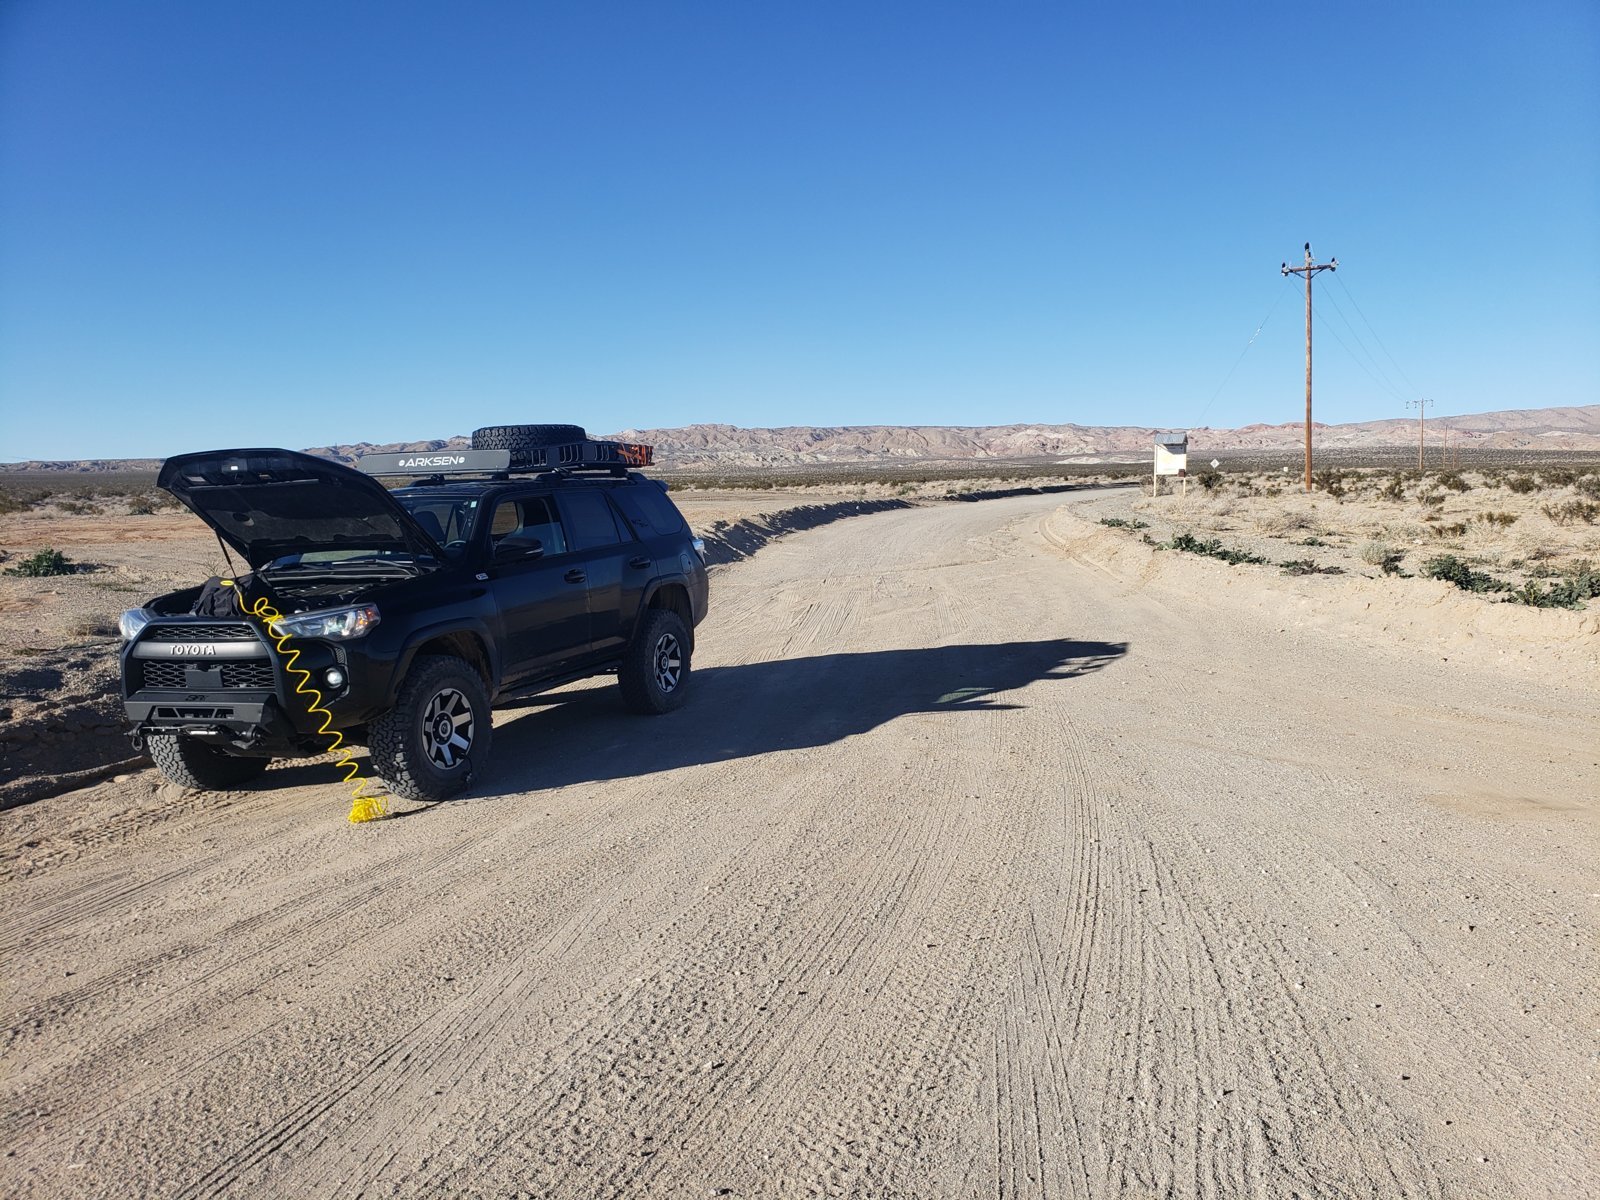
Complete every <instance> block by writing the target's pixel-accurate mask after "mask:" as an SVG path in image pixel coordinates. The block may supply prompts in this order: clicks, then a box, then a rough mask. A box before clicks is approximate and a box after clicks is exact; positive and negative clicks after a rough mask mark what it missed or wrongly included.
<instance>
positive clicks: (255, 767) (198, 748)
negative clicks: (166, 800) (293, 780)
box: [145, 733, 272, 792]
mask: <svg viewBox="0 0 1600 1200" xmlns="http://www.w3.org/2000/svg"><path fill="white" fill-rule="evenodd" d="M145 749H146V750H147V751H148V752H149V754H150V757H151V758H153V759H155V760H156V766H157V768H159V769H160V771H161V773H162V774H163V775H165V776H166V777H167V778H168V779H170V780H172V782H173V783H175V784H177V785H178V786H179V787H186V788H194V789H195V790H196V791H201V792H225V791H230V790H231V789H233V788H236V787H239V786H240V785H241V784H246V783H249V782H250V781H251V780H252V779H255V778H256V777H257V776H259V775H260V774H261V773H262V772H263V771H265V770H266V769H267V764H268V763H269V762H271V761H272V760H271V759H267V758H246V757H244V756H243V755H239V754H229V753H227V752H226V751H224V750H218V749H217V748H216V747H215V746H208V745H206V744H205V743H204V742H201V741H199V740H197V739H195V738H190V737H184V736H183V735H182V734H177V733H152V734H151V735H150V736H149V738H147V739H146V741H145Z"/></svg>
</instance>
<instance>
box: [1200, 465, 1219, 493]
mask: <svg viewBox="0 0 1600 1200" xmlns="http://www.w3.org/2000/svg"><path fill="white" fill-rule="evenodd" d="M1194 480H1195V482H1196V483H1198V484H1199V485H1200V486H1201V487H1203V488H1205V490H1206V491H1208V492H1214V491H1216V490H1217V489H1218V488H1219V487H1221V486H1222V472H1221V471H1218V470H1216V469H1215V468H1212V467H1203V468H1201V469H1200V470H1198V471H1196V472H1195V473H1194Z"/></svg>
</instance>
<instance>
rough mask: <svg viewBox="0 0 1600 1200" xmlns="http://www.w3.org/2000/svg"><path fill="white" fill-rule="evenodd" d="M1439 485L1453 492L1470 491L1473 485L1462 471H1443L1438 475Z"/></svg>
mask: <svg viewBox="0 0 1600 1200" xmlns="http://www.w3.org/2000/svg"><path fill="white" fill-rule="evenodd" d="M1438 483H1439V486H1440V487H1442V488H1449V489H1450V490H1451V491H1452V492H1470V491H1471V490H1472V485H1471V484H1470V483H1468V482H1467V481H1466V480H1465V479H1463V478H1462V477H1461V472H1460V471H1443V472H1441V473H1440V474H1439V476H1438Z"/></svg>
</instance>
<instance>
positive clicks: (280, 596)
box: [121, 426, 708, 800]
mask: <svg viewBox="0 0 1600 1200" xmlns="http://www.w3.org/2000/svg"><path fill="white" fill-rule="evenodd" d="M573 434H576V440H574V439H573V436H572V435H573ZM473 445H474V449H473V450H470V451H441V452H438V453H432V454H398V455H369V456H367V457H366V458H364V459H362V460H361V461H360V463H359V465H360V466H361V468H362V470H359V471H358V470H353V469H351V468H350V467H346V466H343V465H341V464H339V463H335V462H332V461H329V460H327V459H322V458H316V457H313V456H311V455H307V454H298V453H295V452H294V451H291V450H276V449H254V450H216V451H210V452H206V453H202V454H186V455H182V456H180V457H177V458H172V459H169V460H167V462H166V463H165V464H164V465H163V467H162V470H161V475H160V477H159V479H158V481H157V482H158V486H160V487H162V488H163V489H165V490H166V491H168V492H170V493H171V494H172V495H174V496H176V497H177V498H178V499H179V500H181V501H182V502H183V503H184V504H185V505H187V506H188V507H189V508H190V509H191V510H193V511H194V512H195V513H196V514H197V515H198V516H199V517H200V519H201V520H203V521H205V522H206V523H207V524H208V525H210V526H211V527H212V529H214V530H215V531H216V533H217V536H218V538H219V539H221V541H222V542H223V543H225V544H226V545H227V546H230V547H232V548H233V549H234V550H235V551H237V552H238V553H239V554H240V555H242V556H243V557H244V559H245V560H246V561H247V562H248V563H249V567H250V571H249V573H248V574H243V575H241V576H240V577H239V578H238V579H237V580H234V581H228V582H227V583H226V585H224V586H222V587H219V586H218V581H212V582H211V583H210V584H208V585H202V586H199V587H192V588H187V589H185V590H183V591H179V592H173V593H171V594H169V595H165V596H159V597H157V598H156V599H154V600H151V601H150V602H149V603H148V604H146V605H145V606H144V607H143V608H139V609H134V610H132V611H130V612H127V613H124V614H123V617H122V621H121V629H122V635H123V639H124V642H125V644H124V646H123V649H122V687H123V697H124V702H125V704H126V708H127V713H128V719H129V721H130V722H131V723H132V726H133V730H132V737H133V740H134V744H135V745H136V746H139V747H142V748H145V749H147V750H148V751H149V753H150V755H151V757H152V758H154V759H155V761H156V765H157V766H159V767H160V768H161V770H162V772H163V773H164V774H165V775H166V776H167V777H168V778H169V779H172V780H174V781H175V782H177V783H180V784H183V785H185V786H188V787H197V788H227V787H236V786H238V785H240V784H242V783H244V782H246V781H248V780H250V779H251V778H253V777H255V776H256V775H259V774H260V773H261V772H262V771H263V770H265V769H266V765H267V763H268V761H269V760H270V759H272V758H275V757H304V756H310V755H316V754H321V753H323V752H325V751H326V750H327V749H328V748H329V743H330V741H331V740H332V739H331V738H330V737H329V736H328V733H327V730H330V729H331V730H338V731H340V732H341V733H343V735H344V736H345V738H347V739H349V740H353V741H356V742H365V743H366V744H367V746H368V747H369V748H370V751H371V755H372V765H373V768H374V770H375V771H376V773H377V774H378V775H379V776H380V777H381V778H382V780H383V782H384V784H385V785H386V786H387V787H388V788H389V790H390V791H391V792H392V793H394V794H395V795H397V796H401V797H404V798H407V799H415V800H438V799H443V798H445V797H447V796H450V795H453V794H454V793H456V792H458V791H460V790H461V789H462V788H464V787H466V786H467V784H468V783H469V782H470V781H471V779H472V777H473V773H474V771H475V770H477V769H481V768H482V766H483V763H484V761H485V758H486V756H487V754H488V750H489V740H490V715H489V714H490V709H491V707H493V706H494V705H496V704H500V703H505V702H515V701H516V699H517V698H519V697H525V696H529V695H532V694H534V693H537V692H541V691H545V690H547V689H549V688H553V687H557V686H559V685H561V684H564V683H568V682H571V681H572V680H575V679H581V678H583V677H585V676H590V675H598V674H603V673H612V672H614V673H615V674H616V675H617V678H618V682H619V683H620V685H621V693H622V699H623V701H624V702H625V703H626V705H627V706H628V707H629V708H631V709H633V710H634V711H636V712H641V713H665V712H668V711H670V710H672V709H674V708H676V707H677V706H678V705H679V704H680V703H682V701H683V699H684V696H685V693H686V690H687V688H688V683H689V660H690V656H691V654H692V653H693V650H694V629H695V626H697V625H698V624H699V623H700V622H701V620H703V619H704V617H705V613H706V602H707V598H708V586H707V580H706V570H705V564H704V550H703V546H702V545H701V543H700V541H699V539H697V538H695V537H694V536H693V534H692V533H691V532H690V530H689V527H688V525H687V524H686V523H685V522H684V519H683V516H682V514H681V513H679V512H678V509H677V507H676V506H675V505H674V504H673V503H672V501H671V500H670V499H669V498H668V496H667V493H666V489H665V487H664V486H663V485H662V484H661V483H660V482H658V481H656V480H653V479H649V478H646V477H645V476H642V475H640V474H639V473H638V472H636V471H634V470H630V469H629V468H630V466H633V465H648V464H649V462H650V460H651V454H650V448H649V447H647V446H634V445H627V444H623V443H614V442H593V441H589V440H587V439H586V438H585V437H584V435H583V432H582V430H581V429H577V428H576V427H541V426H502V427H498V428H495V429H488V430H479V431H478V433H476V434H474V439H473ZM375 475H397V476H407V477H410V478H411V479H413V480H414V481H413V482H411V483H410V484H408V485H406V486H400V487H396V488H394V489H393V490H391V489H389V488H386V487H385V486H384V485H383V484H381V483H379V482H378V481H377V479H376V478H374V476H375ZM240 569H241V571H242V570H243V568H242V567H241V568H240ZM263 605H265V606H270V607H269V608H264V607H263ZM241 608H242V609H246V610H250V611H268V612H276V613H279V614H281V618H280V619H278V620H276V621H273V622H270V623H269V622H266V621H263V620H262V619H260V617H259V616H257V617H251V616H247V615H245V614H244V613H243V612H242V611H241ZM280 643H281V644H280ZM295 651H298V657H297V658H296V657H294V652H295ZM291 658H292V659H293V661H291ZM291 667H298V668H303V669H304V670H306V671H309V672H310V679H309V680H305V679H304V677H302V676H297V675H295V674H293V673H291V670H290V668H291ZM297 684H298V686H297ZM314 707H315V708H325V710H326V713H327V714H328V715H326V716H325V715H324V714H323V713H321V712H317V711H313V708H314Z"/></svg>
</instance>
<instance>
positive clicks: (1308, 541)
mask: <svg viewBox="0 0 1600 1200" xmlns="http://www.w3.org/2000/svg"><path fill="white" fill-rule="evenodd" d="M1295 545H1297V546H1326V545H1329V543H1328V542H1325V541H1323V540H1322V539H1321V538H1319V537H1317V536H1316V535H1315V534H1313V535H1312V536H1311V537H1308V538H1301V539H1300V540H1299V541H1298V542H1296V543H1295Z"/></svg>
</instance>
